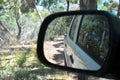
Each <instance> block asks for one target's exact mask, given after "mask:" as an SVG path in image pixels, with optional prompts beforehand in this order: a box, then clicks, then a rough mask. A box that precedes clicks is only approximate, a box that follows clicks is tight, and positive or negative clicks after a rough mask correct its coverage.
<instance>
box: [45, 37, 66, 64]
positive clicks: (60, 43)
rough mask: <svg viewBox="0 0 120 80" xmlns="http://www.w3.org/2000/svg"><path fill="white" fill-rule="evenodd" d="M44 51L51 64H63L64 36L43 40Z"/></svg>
mask: <svg viewBox="0 0 120 80" xmlns="http://www.w3.org/2000/svg"><path fill="white" fill-rule="evenodd" d="M44 53H45V56H46V58H47V60H48V61H49V62H51V63H53V64H59V65H62V66H64V65H65V64H64V37H59V38H55V39H54V40H53V41H45V42H44Z"/></svg>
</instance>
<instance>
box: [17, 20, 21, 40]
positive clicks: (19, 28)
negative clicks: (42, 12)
mask: <svg viewBox="0 0 120 80" xmlns="http://www.w3.org/2000/svg"><path fill="white" fill-rule="evenodd" d="M16 23H17V27H18V35H17V39H18V40H19V39H20V38H21V26H20V24H19V21H18V19H16Z"/></svg>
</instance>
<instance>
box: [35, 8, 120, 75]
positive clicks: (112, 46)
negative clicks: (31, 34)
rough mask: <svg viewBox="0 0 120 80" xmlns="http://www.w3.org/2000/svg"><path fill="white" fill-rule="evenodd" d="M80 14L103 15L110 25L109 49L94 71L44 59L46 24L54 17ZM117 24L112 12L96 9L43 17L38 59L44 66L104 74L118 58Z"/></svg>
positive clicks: (119, 39)
mask: <svg viewBox="0 0 120 80" xmlns="http://www.w3.org/2000/svg"><path fill="white" fill-rule="evenodd" d="M80 14H81V15H103V16H106V17H107V19H108V22H109V25H110V27H109V30H110V33H109V35H110V36H109V51H108V54H107V56H106V59H105V62H104V64H103V65H102V67H101V68H100V69H99V70H96V71H92V70H82V69H73V68H69V67H65V66H59V65H56V64H52V63H50V62H49V61H48V60H47V59H46V57H45V55H44V39H45V32H46V30H47V27H48V25H49V24H50V23H51V22H52V21H53V20H54V19H55V18H58V17H62V16H70V15H80ZM118 26H120V20H119V18H117V17H116V16H114V15H113V14H111V13H109V12H106V11H96V10H89V11H70V12H60V13H55V14H52V15H50V16H48V17H46V18H45V20H44V21H43V23H42V25H41V27H40V31H39V35H38V41H37V56H38V59H39V60H40V61H41V62H42V63H43V64H45V65H46V66H50V67H54V68H58V69H62V70H66V71H73V72H81V73H85V74H91V75H95V76H104V75H106V74H108V73H112V72H111V69H112V68H113V67H115V65H113V63H112V61H114V62H115V61H116V60H118V58H117V59H115V58H116V56H117V52H116V50H117V51H118V48H117V47H118V45H119V41H120V27H118Z"/></svg>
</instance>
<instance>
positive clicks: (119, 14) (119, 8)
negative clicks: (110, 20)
mask: <svg viewBox="0 0 120 80" xmlns="http://www.w3.org/2000/svg"><path fill="white" fill-rule="evenodd" d="M117 16H120V0H119V5H118V13H117Z"/></svg>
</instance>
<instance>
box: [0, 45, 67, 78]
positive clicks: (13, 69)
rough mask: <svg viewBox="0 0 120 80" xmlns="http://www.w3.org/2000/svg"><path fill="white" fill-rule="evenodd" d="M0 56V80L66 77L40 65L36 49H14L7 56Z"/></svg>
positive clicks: (64, 73) (62, 73) (65, 74)
mask: <svg viewBox="0 0 120 80" xmlns="http://www.w3.org/2000/svg"><path fill="white" fill-rule="evenodd" d="M32 45H33V46H34V45H35V44H33V43H32ZM0 55H1V58H0V80H38V79H61V78H65V77H66V76H67V73H66V72H62V71H59V70H56V69H51V68H48V67H46V66H44V65H43V64H42V63H40V62H39V61H38V59H37V55H36V47H29V48H15V49H12V50H10V52H9V53H7V55H6V54H4V53H0Z"/></svg>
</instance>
